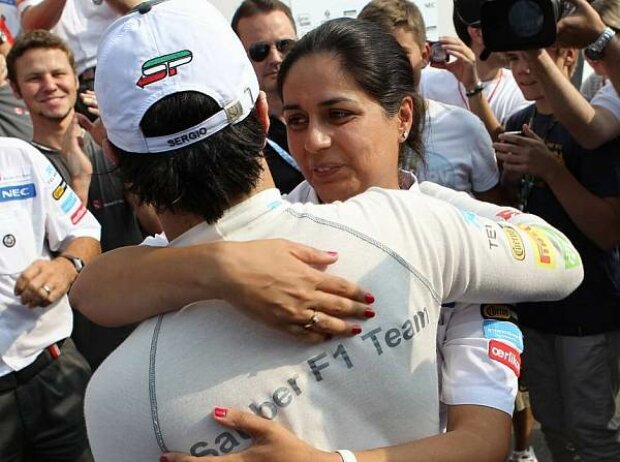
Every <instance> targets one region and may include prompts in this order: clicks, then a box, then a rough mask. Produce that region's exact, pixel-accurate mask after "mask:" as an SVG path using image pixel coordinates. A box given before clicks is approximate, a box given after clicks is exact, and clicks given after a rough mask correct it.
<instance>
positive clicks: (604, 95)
mask: <svg viewBox="0 0 620 462" xmlns="http://www.w3.org/2000/svg"><path fill="white" fill-rule="evenodd" d="M591 104H592V106H599V107H602V108H605V109H607V110H608V111H609V112H611V113H612V114H613V115H614V116H615V117H616V119H618V121H620V96H618V92H617V91H616V89H615V88H614V86H613V85H612V84H611V82H610V81H609V82H607V83H606V84H605V86H604V87H603V88H601V89H600V90H599V91H598V92H597V93H596V95H594V98H592V101H591Z"/></svg>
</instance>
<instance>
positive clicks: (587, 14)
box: [524, 0, 620, 149]
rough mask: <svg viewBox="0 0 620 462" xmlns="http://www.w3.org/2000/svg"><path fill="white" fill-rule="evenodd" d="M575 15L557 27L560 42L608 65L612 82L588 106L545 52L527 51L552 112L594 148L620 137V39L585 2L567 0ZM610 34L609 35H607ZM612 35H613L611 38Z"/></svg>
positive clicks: (588, 145) (579, 139) (531, 67)
mask: <svg viewBox="0 0 620 462" xmlns="http://www.w3.org/2000/svg"><path fill="white" fill-rule="evenodd" d="M566 1H568V2H570V3H572V4H573V5H574V6H575V8H576V10H575V12H574V13H573V14H572V15H570V16H568V17H566V18H563V19H562V20H561V21H560V22H559V24H558V33H559V36H558V41H559V42H560V43H562V44H564V45H567V46H575V47H586V50H588V49H589V50H591V51H586V54H589V55H590V59H596V60H598V61H600V62H602V63H604V64H605V66H606V68H607V69H608V71H609V75H608V78H609V82H608V83H607V84H606V86H605V87H603V88H602V89H601V90H600V91H599V92H598V93H597V94H596V95H595V96H594V98H593V99H592V103H591V104H590V103H588V102H587V101H586V99H585V98H584V97H583V96H582V95H581V94H580V93H579V91H577V89H576V88H574V87H573V85H572V84H571V83H570V82H569V81H567V80H566V79H565V78H564V77H563V75H562V73H561V72H560V71H559V70H558V69H557V67H556V66H555V65H554V63H553V60H551V59H550V57H549V56H548V55H547V54H546V53H543V52H542V50H537V51H531V52H528V53H527V54H526V55H525V56H524V58H525V59H527V61H528V64H529V66H530V70H531V72H532V73H533V74H535V75H536V77H537V80H538V82H539V84H540V85H541V88H542V89H543V91H544V92H545V95H546V97H547V99H548V102H549V104H550V106H551V108H552V110H553V113H554V114H555V115H556V116H557V117H558V119H559V120H560V121H561V122H562V124H563V125H564V126H565V127H566V129H568V130H569V131H570V133H571V134H572V135H573V136H574V138H575V140H576V141H577V142H579V144H581V145H582V146H583V147H585V148H588V149H594V148H597V147H599V146H601V145H602V144H604V143H606V142H607V141H610V140H612V139H614V138H616V137H618V136H620V97H619V96H618V92H619V91H620V65H618V63H620V37H618V34H617V31H615V32H616V33H615V34H613V32H614V29H611V28H607V27H606V26H605V23H604V22H603V20H602V19H601V17H600V15H599V14H598V13H597V12H596V10H595V9H594V8H593V7H592V6H591V5H590V4H588V2H587V1H586V0H566ZM604 33H608V34H609V35H604ZM612 34H613V35H612Z"/></svg>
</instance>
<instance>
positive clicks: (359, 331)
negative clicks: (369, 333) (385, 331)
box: [351, 326, 362, 335]
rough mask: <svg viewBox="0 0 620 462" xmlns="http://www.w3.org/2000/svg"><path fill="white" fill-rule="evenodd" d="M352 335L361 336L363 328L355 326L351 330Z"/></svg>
mask: <svg viewBox="0 0 620 462" xmlns="http://www.w3.org/2000/svg"><path fill="white" fill-rule="evenodd" d="M351 333H352V334H353V335H357V334H361V333H362V328H361V327H360V326H353V327H352V328H351Z"/></svg>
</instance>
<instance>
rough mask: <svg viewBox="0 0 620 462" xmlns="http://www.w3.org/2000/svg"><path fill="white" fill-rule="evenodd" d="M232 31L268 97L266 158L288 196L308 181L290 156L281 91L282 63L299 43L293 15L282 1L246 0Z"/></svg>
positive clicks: (236, 14) (234, 17)
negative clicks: (278, 89) (297, 42)
mask: <svg viewBox="0 0 620 462" xmlns="http://www.w3.org/2000/svg"><path fill="white" fill-rule="evenodd" d="M232 28H233V30H234V31H235V33H236V34H237V35H238V36H239V39H240V40H241V43H242V44H243V47H244V48H245V51H246V52H247V53H248V56H249V57H250V61H251V62H252V66H253V67H254V72H256V77H257V78H258V83H259V85H260V89H261V90H263V91H264V92H265V93H266V94H267V101H268V103H269V119H270V121H271V125H270V128H269V133H268V140H267V145H266V146H265V150H264V153H265V158H266V160H267V163H268V164H269V169H270V170H271V173H272V175H273V178H274V181H275V183H276V186H277V187H278V189H280V191H281V192H282V193H288V192H290V191H291V190H292V189H293V188H295V186H297V184H299V183H300V182H301V181H302V180H303V179H304V178H303V176H302V175H301V172H300V171H299V169H298V167H297V164H296V163H295V161H294V160H293V158H292V157H291V156H290V154H289V153H288V142H287V139H286V127H285V125H284V122H283V121H282V118H281V112H282V101H281V100H280V96H279V95H278V91H277V77H278V70H279V69H280V64H282V60H283V59H284V57H285V56H286V54H287V53H288V52H289V51H290V50H291V48H293V45H295V41H296V40H297V30H296V28H295V22H294V20H293V15H292V13H291V10H290V8H289V7H288V6H287V5H285V4H284V3H282V2H281V1H280V0H244V1H243V3H241V5H240V6H239V8H237V11H236V12H235V14H234V15H233V19H232Z"/></svg>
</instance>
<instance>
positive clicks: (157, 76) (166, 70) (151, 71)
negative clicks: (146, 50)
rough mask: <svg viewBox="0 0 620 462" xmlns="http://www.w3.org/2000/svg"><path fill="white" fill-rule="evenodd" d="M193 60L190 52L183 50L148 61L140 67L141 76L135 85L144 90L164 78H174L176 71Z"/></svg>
mask: <svg viewBox="0 0 620 462" xmlns="http://www.w3.org/2000/svg"><path fill="white" fill-rule="evenodd" d="M193 58H194V55H193V54H192V52H191V51H189V50H183V51H177V52H176V53H170V54H167V55H164V56H160V57H158V58H153V59H149V60H148V61H147V62H145V63H144V64H143V65H142V76H141V77H140V79H139V80H138V81H137V82H136V85H138V86H139V87H140V88H144V87H146V86H147V85H150V84H152V83H155V82H159V81H160V80H163V79H165V78H166V77H174V76H175V75H177V72H178V70H177V69H178V68H179V67H181V66H183V65H184V64H187V63H189V62H190V61H191V60H192V59H193Z"/></svg>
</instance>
